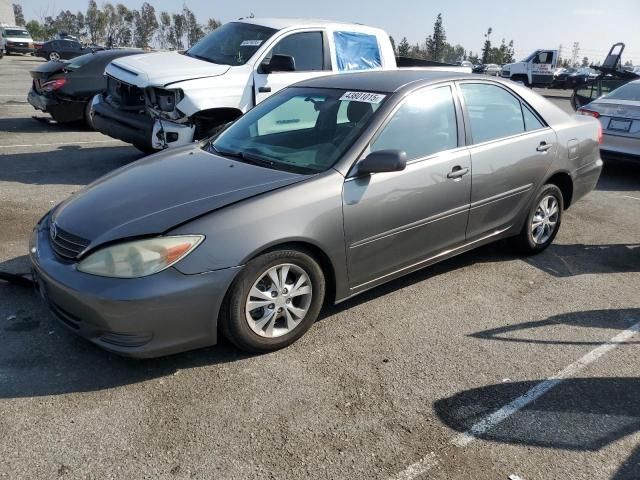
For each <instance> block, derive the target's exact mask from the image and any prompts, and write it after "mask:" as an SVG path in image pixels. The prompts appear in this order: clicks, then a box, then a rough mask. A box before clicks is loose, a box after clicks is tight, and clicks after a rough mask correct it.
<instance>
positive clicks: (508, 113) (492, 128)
mask: <svg viewBox="0 0 640 480" xmlns="http://www.w3.org/2000/svg"><path fill="white" fill-rule="evenodd" d="M460 89H461V90H462V96H463V97H464V103H465V105H466V108H467V112H468V114H469V120H470V122H469V123H470V124H471V136H472V138H473V143H482V142H488V141H490V140H495V139H498V138H503V137H510V136H511V135H517V134H519V133H523V132H524V131H525V130H524V118H523V116H522V109H521V107H520V100H518V99H517V98H516V97H514V96H513V95H511V94H510V93H509V92H507V91H506V90H504V89H503V88H500V87H497V86H495V85H489V84H486V83H463V84H461V85H460Z"/></svg>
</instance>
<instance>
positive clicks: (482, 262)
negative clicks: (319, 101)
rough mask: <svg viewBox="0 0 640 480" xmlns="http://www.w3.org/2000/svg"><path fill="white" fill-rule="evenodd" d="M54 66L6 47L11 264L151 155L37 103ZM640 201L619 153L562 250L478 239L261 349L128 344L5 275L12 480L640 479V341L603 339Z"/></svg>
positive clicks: (620, 309) (0, 450)
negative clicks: (61, 121) (93, 341)
mask: <svg viewBox="0 0 640 480" xmlns="http://www.w3.org/2000/svg"><path fill="white" fill-rule="evenodd" d="M39 61H40V60H37V59H34V58H31V57H5V58H4V59H2V60H0V85H2V89H1V90H0V271H14V272H21V271H26V270H28V262H27V261H26V257H25V252H26V250H27V239H28V236H29V233H30V230H31V228H32V226H33V225H34V224H35V223H36V221H37V220H38V219H39V218H40V217H41V216H42V215H43V214H44V213H45V212H46V211H47V210H48V209H49V208H50V207H51V206H52V205H53V204H55V203H57V202H59V201H61V200H62V199H64V198H65V197H67V196H68V195H69V194H70V193H72V192H73V191H74V190H76V189H78V188H79V187H81V186H82V185H85V184H86V183H87V182H90V181H91V180H93V179H95V178H97V177H99V176H101V175H103V174H105V173H107V172H109V171H111V170H113V169H114V168H116V167H119V166H121V165H125V164H128V163H130V162H132V161H135V160H136V159H138V158H140V154H139V153H138V152H137V151H136V150H134V149H133V148H132V147H129V146H127V145H125V144H123V143H120V142H117V141H113V140H111V139H109V138H108V137H104V136H102V135H100V134H99V133H96V132H88V131H86V130H84V129H83V128H81V127H62V126H59V125H55V124H54V125H49V124H46V123H43V122H38V121H35V120H34V119H32V118H31V116H32V115H36V116H38V117H42V116H43V114H41V113H36V112H35V111H33V110H32V109H31V107H30V106H29V105H28V104H26V100H25V96H26V92H27V90H28V88H29V77H28V69H29V68H31V67H33V66H34V65H36V64H37V63H38V62H39ZM543 93H544V92H543ZM553 101H554V102H556V103H558V104H559V105H561V106H562V107H563V108H567V109H569V105H568V101H567V100H564V99H562V98H553ZM639 209H640V165H633V164H624V163H611V162H607V164H606V168H605V171H604V174H603V176H602V178H601V181H600V183H599V185H598V188H597V190H596V191H595V192H593V193H592V194H590V195H589V196H588V197H587V198H585V199H584V200H582V201H580V202H579V203H577V204H576V205H575V206H573V207H572V208H571V209H570V210H568V212H567V213H566V216H565V217H564V222H563V225H562V230H561V232H560V234H559V235H558V237H557V240H556V242H555V244H554V245H553V246H552V247H551V248H549V249H548V250H547V251H546V252H545V253H543V254H541V255H539V256H537V257H534V258H528V259H523V258H520V257H518V256H517V255H515V254H514V252H513V251H512V250H511V249H510V248H509V246H508V244H507V243H505V242H500V243H497V244H494V245H491V246H488V247H485V248H482V249H479V250H477V251H474V252H471V253H469V254H465V255H463V256H460V257H457V258H455V259H452V260H450V261H447V262H444V263H442V264H439V265H437V266H435V267H433V268H429V269H427V270H424V271H421V272H418V273H415V274H413V275H410V276H408V277H405V278H403V279H400V280H398V281H395V282H392V283H390V284H388V285H386V286H383V287H380V288H377V289H375V290H373V291H371V292H368V293H366V294H363V295H362V296H360V297H357V298H355V299H353V300H351V301H349V302H346V303H345V304H342V305H340V306H338V307H334V308H331V309H329V310H327V311H325V312H324V314H323V316H322V319H321V320H320V321H319V322H318V323H317V324H316V325H315V326H314V327H313V328H312V329H311V331H310V332H309V333H308V334H307V335H306V336H305V337H304V338H303V339H302V340H301V341H299V342H298V343H296V344H295V345H293V346H291V347H290V348H287V349H285V350H282V351H279V352H276V353H272V354H268V355H261V356H249V355H245V354H242V353H240V352H238V351H236V350H235V349H233V348H232V347H231V346H229V345H226V344H221V345H218V346H216V347H214V348H209V349H204V350H199V351H195V352H190V353H185V354H181V355H175V356H172V357H167V358H162V359H156V360H147V361H136V360H130V359H124V358H119V357H116V356H113V355H110V354H108V353H105V352H103V351H101V350H99V349H97V348H95V347H93V346H92V345H90V344H88V343H87V342H85V341H83V340H81V339H78V338H75V337H74V336H73V335H71V334H69V333H67V331H66V330H64V329H63V328H62V327H60V326H58V325H57V324H56V323H55V322H54V321H53V320H52V319H51V318H50V316H49V315H48V313H47V311H46V308H45V307H44V306H43V305H42V304H41V303H40V301H39V298H38V297H37V296H36V295H35V294H34V293H33V292H31V291H29V290H27V289H24V288H20V287H17V286H12V285H8V284H2V283H0V432H2V439H1V440H0V478H10V479H22V478H24V479H40V478H43V479H52V478H69V479H75V478H78V479H86V478H95V479H105V478H122V479H129V478H154V479H155V478H162V479H182V478H198V479H205V478H207V479H208V478H217V479H227V478H228V479H245V478H246V479H254V478H278V479H281V478H291V479H297V478H317V479H321V478H322V479H324V478H335V479H341V478H345V479H346V478H367V479H386V478H402V479H413V478H433V479H458V478H461V479H462V478H464V479H474V480H475V479H478V480H483V479H487V480H488V479H505V480H506V479H507V478H508V476H509V475H512V474H513V475H519V476H520V477H521V478H522V479H524V480H533V479H541V480H542V479H544V480H548V479H552V478H553V479H560V478H571V479H585V480H587V479H588V480H596V479H615V480H621V479H637V478H640V402H638V398H640V378H638V368H637V367H638V360H639V359H640V354H639V351H638V348H639V344H640V335H636V336H632V335H627V336H623V337H619V338H618V339H617V340H616V341H617V342H618V343H616V344H612V345H610V347H611V350H610V351H607V352H605V354H603V355H602V356H599V354H598V352H601V353H602V352H603V350H597V349H602V348H603V347H602V346H603V345H605V347H604V348H610V347H609V346H606V345H607V342H609V341H610V339H612V338H613V337H615V336H616V335H620V334H621V332H626V331H627V330H628V329H629V328H630V327H631V326H633V325H635V324H637V323H638V322H640V294H639V291H638V286H639V285H640V215H638V211H639ZM97 213H98V214H99V212H97ZM625 335H626V334H625ZM614 347H615V348H614ZM594 349H596V350H595V351H596V354H593V353H592V354H590V355H588V354H589V353H590V352H593V351H594ZM585 355H588V356H587V357H585ZM579 359H582V361H581V362H579V363H578V364H576V363H575V362H576V361H578V360H579ZM591 360H593V361H592V362H591V363H590V361H591ZM568 366H572V367H571V368H570V369H569V370H565V369H566V368H567V367H568ZM563 371H564V373H563V374H562V375H561V376H562V377H566V378H565V379H564V380H563V381H561V382H559V383H557V384H554V386H555V388H553V389H551V390H549V391H547V392H546V393H545V394H543V395H541V396H540V397H539V398H538V399H537V400H535V401H533V402H531V403H528V404H526V405H524V406H523V408H521V409H514V410H513V411H512V412H511V413H513V414H512V415H510V416H509V417H508V418H506V419H505V420H504V421H503V422H501V423H499V424H497V425H495V426H494V427H493V428H489V429H486V430H483V431H482V432H479V433H478V434H477V436H476V438H474V440H473V441H471V442H470V443H468V444H466V445H465V446H460V434H461V433H462V432H465V431H467V430H468V429H469V428H470V427H471V426H472V425H474V424H475V423H477V422H478V421H480V420H481V419H483V418H487V416H488V415H491V414H492V413H493V412H495V411H498V410H499V409H500V408H502V407H504V406H505V405H508V404H510V402H512V401H513V400H514V399H516V398H518V397H520V396H521V395H523V394H524V393H525V392H527V391H529V390H530V389H531V388H532V387H535V386H536V385H538V386H539V385H540V382H543V381H544V380H545V379H547V378H549V377H552V376H554V375H556V374H558V372H563ZM543 385H545V384H543Z"/></svg>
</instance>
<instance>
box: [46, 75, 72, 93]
mask: <svg viewBox="0 0 640 480" xmlns="http://www.w3.org/2000/svg"><path fill="white" fill-rule="evenodd" d="M65 83H67V80H66V79H64V78H58V79H56V80H51V81H50V82H45V83H43V84H42V87H41V88H42V90H43V91H45V92H53V91H55V90H59V89H61V88H62V87H64V85H65Z"/></svg>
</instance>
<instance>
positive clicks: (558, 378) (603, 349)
mask: <svg viewBox="0 0 640 480" xmlns="http://www.w3.org/2000/svg"><path fill="white" fill-rule="evenodd" d="M638 332H640V322H638V323H636V324H635V325H633V326H631V327H629V328H628V329H627V330H624V331H623V332H620V333H619V334H618V335H616V336H615V337H613V338H612V339H610V340H609V341H608V342H606V343H603V344H602V345H600V346H599V347H597V348H595V349H593V350H591V351H590V352H589V353H587V354H586V355H585V356H583V357H582V358H580V359H579V360H576V361H575V362H573V363H572V364H571V365H569V366H568V367H566V368H565V369H564V370H561V371H560V372H558V373H557V374H555V375H554V376H552V377H549V378H548V379H546V380H545V381H543V382H541V383H539V384H537V385H536V386H535V387H533V388H531V389H530V390H529V391H527V392H526V393H525V394H524V395H521V396H520V397H518V398H516V399H515V400H513V401H512V402H511V403H509V404H508V405H505V406H504V407H502V408H501V409H500V410H498V411H496V412H494V413H492V414H491V415H489V416H487V417H485V418H484V419H482V420H481V421H479V422H478V423H476V424H475V425H473V426H472V427H471V428H470V429H469V430H467V431H466V432H465V433H462V434H460V435H458V436H456V437H455V438H454V439H453V440H452V441H451V443H452V444H453V445H456V446H458V447H462V448H464V447H466V446H467V445H469V444H470V443H471V442H472V441H473V440H475V439H476V438H477V437H479V436H481V435H482V434H483V433H485V432H486V431H488V430H490V429H491V428H493V427H495V426H496V425H498V424H499V423H501V422H503V421H504V420H506V419H507V418H509V417H510V416H511V415H513V414H514V413H516V412H518V411H519V410H521V409H522V408H524V407H526V406H527V405H528V404H530V403H531V402H533V401H535V400H536V399H538V398H540V397H541V396H542V395H544V394H545V393H547V392H548V391H549V390H551V389H552V388H554V387H556V386H557V385H558V384H560V383H561V382H562V381H563V380H565V379H567V378H570V377H572V376H574V375H575V374H577V373H578V372H579V371H580V370H582V369H583V368H585V367H586V366H587V365H589V364H591V363H593V362H595V361H596V360H598V359H599V358H601V357H602V356H604V355H606V354H607V353H609V352H610V351H611V350H613V349H614V348H616V347H618V346H620V345H621V344H623V343H624V342H626V341H627V340H630V339H631V338H632V337H633V336H634V335H635V334H636V333H638ZM437 463H438V462H437V458H436V455H435V454H434V453H433V452H431V453H429V455H426V456H425V457H424V458H422V459H420V460H419V461H417V462H416V463H414V464H412V465H409V466H408V467H407V468H406V469H404V470H403V471H402V472H400V473H399V474H398V475H396V476H395V477H393V479H394V480H395V479H398V480H413V479H414V478H416V477H418V476H420V475H423V474H424V473H426V472H427V471H428V470H429V469H431V468H433V466H435V465H436V464H437Z"/></svg>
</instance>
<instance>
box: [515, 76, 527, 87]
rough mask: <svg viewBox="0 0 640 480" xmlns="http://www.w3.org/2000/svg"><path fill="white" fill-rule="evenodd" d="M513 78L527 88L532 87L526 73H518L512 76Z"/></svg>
mask: <svg viewBox="0 0 640 480" xmlns="http://www.w3.org/2000/svg"><path fill="white" fill-rule="evenodd" d="M511 80H513V81H514V82H519V83H522V84H523V85H524V86H525V87H527V88H529V87H530V85H529V79H528V78H527V77H526V75H516V76H515V77H513V78H511Z"/></svg>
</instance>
